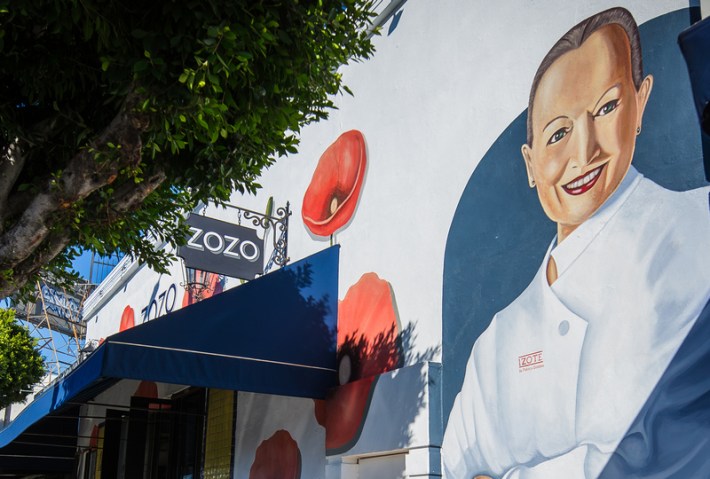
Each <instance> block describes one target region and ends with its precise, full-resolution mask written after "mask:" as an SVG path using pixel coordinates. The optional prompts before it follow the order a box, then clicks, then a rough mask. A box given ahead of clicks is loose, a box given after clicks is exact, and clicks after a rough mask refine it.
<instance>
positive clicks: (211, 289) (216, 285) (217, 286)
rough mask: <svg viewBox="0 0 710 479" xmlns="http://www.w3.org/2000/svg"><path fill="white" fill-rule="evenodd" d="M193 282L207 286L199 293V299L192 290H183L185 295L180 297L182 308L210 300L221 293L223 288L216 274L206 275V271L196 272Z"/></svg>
mask: <svg viewBox="0 0 710 479" xmlns="http://www.w3.org/2000/svg"><path fill="white" fill-rule="evenodd" d="M195 281H196V282H198V283H204V284H206V285H207V287H206V288H204V289H203V290H202V291H201V292H200V293H201V294H200V295H199V297H198V296H197V295H196V294H195V292H194V291H193V290H192V289H188V290H185V295H184V296H183V297H182V307H183V308H184V307H185V306H190V305H191V304H195V303H197V302H198V301H201V300H203V299H207V298H211V297H212V296H214V295H215V294H219V293H221V292H222V289H223V288H224V284H223V281H222V280H221V279H220V277H219V275H218V274H216V273H208V272H207V271H196V272H195Z"/></svg>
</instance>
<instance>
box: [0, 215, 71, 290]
mask: <svg viewBox="0 0 710 479" xmlns="http://www.w3.org/2000/svg"><path fill="white" fill-rule="evenodd" d="M70 239H71V232H70V230H69V229H68V228H64V229H62V230H59V231H55V232H53V233H51V234H49V235H47V237H46V239H45V241H44V243H43V244H42V245H41V246H40V247H39V248H36V249H35V251H34V254H33V255H32V256H30V257H29V258H27V259H26V260H24V261H23V262H21V263H20V264H18V265H17V266H16V267H15V268H14V269H13V272H12V279H10V280H9V281H8V280H5V279H3V280H0V298H6V297H8V296H9V295H11V294H12V293H14V292H15V291H17V290H18V289H20V288H22V287H23V286H24V285H25V284H27V281H28V280H29V279H31V278H32V277H33V276H34V275H35V274H36V273H37V271H39V270H40V268H42V266H44V265H46V264H47V262H49V261H51V260H52V259H54V258H55V257H56V256H57V255H58V254H59V253H61V252H62V250H63V249H64V248H65V247H66V246H67V244H68V243H69V240H70Z"/></svg>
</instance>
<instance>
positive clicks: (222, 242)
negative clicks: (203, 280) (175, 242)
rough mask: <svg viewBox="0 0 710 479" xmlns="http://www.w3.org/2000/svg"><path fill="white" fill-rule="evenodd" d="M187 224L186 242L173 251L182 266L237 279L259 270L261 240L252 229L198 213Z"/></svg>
mask: <svg viewBox="0 0 710 479" xmlns="http://www.w3.org/2000/svg"><path fill="white" fill-rule="evenodd" d="M187 224H188V225H189V226H190V235H189V236H188V239H187V244H186V245H185V246H181V247H180V248H178V252H177V254H178V256H180V257H181V258H182V259H183V260H184V261H185V266H186V267H188V268H194V269H200V270H203V271H209V272H211V273H218V274H223V275H225V276H231V277H234V278H241V279H254V278H255V277H256V275H257V274H263V272H264V240H262V239H259V237H258V236H257V235H256V230H253V229H250V228H245V227H243V226H239V225H235V224H232V223H226V222H224V221H219V220H216V219H214V218H208V217H206V216H199V215H190V216H189V217H188V218H187Z"/></svg>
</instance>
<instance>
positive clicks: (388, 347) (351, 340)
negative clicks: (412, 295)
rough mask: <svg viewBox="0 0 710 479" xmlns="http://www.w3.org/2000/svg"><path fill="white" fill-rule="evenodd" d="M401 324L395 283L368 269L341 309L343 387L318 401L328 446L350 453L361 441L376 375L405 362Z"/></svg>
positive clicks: (345, 299) (339, 324) (318, 415)
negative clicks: (323, 400)
mask: <svg viewBox="0 0 710 479" xmlns="http://www.w3.org/2000/svg"><path fill="white" fill-rule="evenodd" d="M398 334H399V328H398V326H397V313H396V311H395V302H394V295H393V293H392V288H391V286H390V284H389V283H388V282H387V281H385V280H383V279H380V278H379V277H378V276H377V274H375V273H366V274H364V275H363V276H362V277H361V278H360V280H359V281H358V282H357V283H356V284H355V285H353V286H352V287H350V289H349V290H348V292H347V293H346V295H345V298H344V299H343V300H342V301H341V302H340V304H339V307H338V376H339V381H340V384H341V386H340V387H339V388H337V389H336V390H335V391H334V393H333V395H332V396H331V397H329V398H328V399H327V400H326V401H325V411H323V403H322V402H319V401H317V402H316V405H315V412H316V420H317V421H318V422H319V423H320V424H321V425H324V426H325V437H326V449H328V450H329V452H330V453H331V454H334V453H338V452H342V451H345V450H347V449H349V448H350V447H352V445H354V443H355V442H356V441H357V439H358V437H359V435H360V432H361V430H362V425H363V423H364V421H365V417H366V415H367V405H368V403H369V401H368V400H369V397H370V395H371V394H372V390H373V388H374V384H375V380H376V376H377V375H378V374H382V373H384V372H387V371H391V370H393V369H396V368H398V367H399V366H400V360H401V352H400V346H399V343H398Z"/></svg>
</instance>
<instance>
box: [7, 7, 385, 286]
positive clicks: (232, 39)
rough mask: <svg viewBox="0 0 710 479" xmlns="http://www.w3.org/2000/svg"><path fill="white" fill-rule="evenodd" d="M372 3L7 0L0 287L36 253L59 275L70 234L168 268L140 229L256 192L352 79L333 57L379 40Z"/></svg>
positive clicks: (165, 232) (80, 242) (72, 240)
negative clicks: (2, 276)
mask: <svg viewBox="0 0 710 479" xmlns="http://www.w3.org/2000/svg"><path fill="white" fill-rule="evenodd" d="M371 8H372V4H371V2H370V1H368V0H321V1H313V0H311V1H298V2H295V1H293V2H281V1H260V2H254V1H251V0H230V1H224V0H211V1H208V2H205V1H203V0H186V1H183V2H176V1H173V0H158V1H154V2H145V1H138V0H127V1H125V2H109V1H104V0H81V1H79V0H51V1H50V0H12V1H10V0H0V39H1V40H2V42H1V43H0V59H1V60H2V64H3V68H2V71H0V177H5V178H12V181H0V270H11V271H12V272H13V275H12V278H11V281H10V282H9V283H3V282H2V281H1V280H0V297H2V296H5V295H7V294H9V292H11V291H12V290H14V289H16V288H17V287H20V286H21V285H22V284H26V283H27V281H30V280H31V276H32V275H33V274H35V273H36V272H37V271H38V268H40V267H43V266H44V267H46V268H47V269H48V270H50V271H52V272H53V274H54V275H55V278H56V277H59V278H61V277H62V276H66V275H65V274H64V273H63V272H62V271H61V267H63V266H64V265H66V264H67V262H68V261H69V260H70V259H71V251H72V250H71V249H67V248H66V246H76V247H81V248H88V249H93V250H96V251H99V252H102V253H112V252H114V251H116V250H122V251H124V252H126V253H129V254H133V255H136V256H138V257H140V258H141V259H142V260H143V261H145V262H147V263H148V264H150V265H151V266H153V267H155V268H157V269H161V268H164V267H165V265H166V264H167V262H168V261H169V258H166V257H164V256H163V255H162V253H161V252H157V251H154V249H153V247H152V246H151V243H150V241H149V240H148V238H150V237H158V238H164V239H165V240H167V241H169V242H171V243H176V242H179V241H181V240H182V236H183V232H184V227H183V226H182V217H183V216H184V215H185V213H186V212H188V211H190V210H191V209H192V208H193V207H194V206H195V205H196V204H197V202H198V201H210V200H211V201H216V202H224V201H227V200H228V198H229V197H230V195H231V194H232V192H234V191H239V192H254V191H255V190H256V189H257V188H258V183H257V179H258V177H259V174H260V173H261V171H262V170H263V169H264V168H267V167H268V166H269V165H271V164H272V163H273V162H274V161H275V160H276V159H277V158H278V157H279V156H282V155H286V154H289V153H295V152H296V151H297V147H298V134H299V132H300V131H301V128H302V127H303V126H304V125H306V124H308V123H310V122H312V121H317V120H321V119H324V118H326V117H327V115H328V110H329V109H331V108H333V106H334V103H333V100H334V95H338V94H340V93H342V92H349V90H348V89H347V88H346V87H345V86H344V85H343V82H342V77H341V75H340V73H339V72H338V69H339V67H340V66H342V65H344V64H347V63H348V62H350V61H358V60H361V59H364V58H368V57H369V56H370V55H371V54H372V52H373V47H372V44H371V42H370V39H369V36H368V31H367V29H368V27H369V25H370V20H371V18H372V17H373V15H372V13H371ZM11 147H14V148H16V157H17V159H19V160H21V161H20V163H21V168H19V167H18V166H17V165H19V164H20V163H18V162H17V161H16V162H14V163H13V165H15V166H11V165H10V163H12V162H8V161H5V160H7V159H8V158H10V156H9V151H10V148H11ZM12 171H19V173H18V174H17V175H16V177H15V176H12V175H11V172H12ZM12 174H14V173H12ZM48 205H51V207H50V206H48ZM30 211H32V215H29V213H28V212H30ZM30 216H31V218H30ZM61 243H65V244H64V245H63V247H61V248H60V247H59V246H62V245H61ZM8 251H13V252H14V253H13V254H12V255H9V254H8V253H7V252H8ZM30 284H31V281H30Z"/></svg>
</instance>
